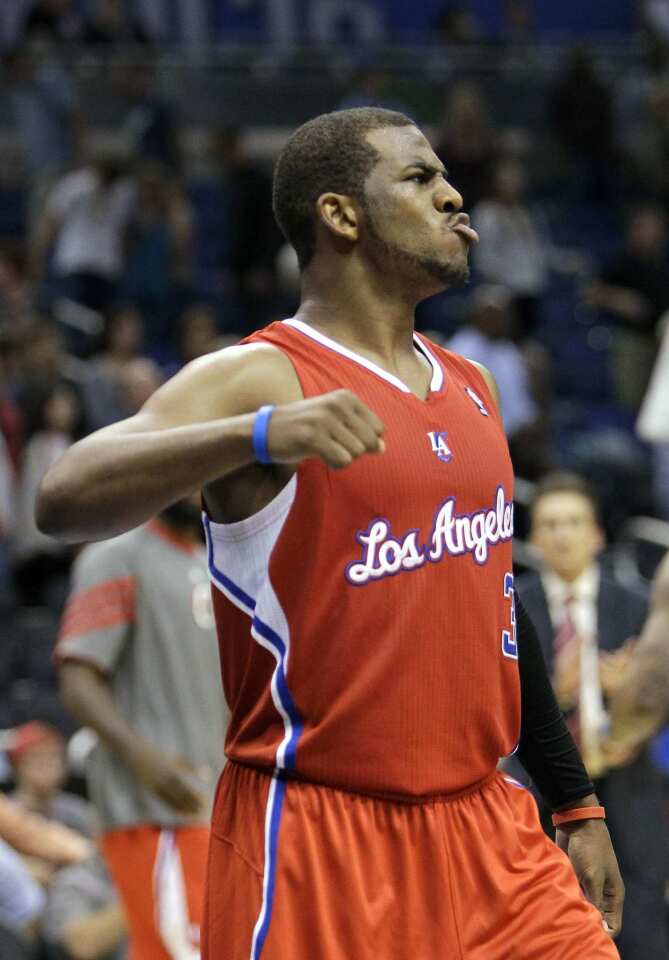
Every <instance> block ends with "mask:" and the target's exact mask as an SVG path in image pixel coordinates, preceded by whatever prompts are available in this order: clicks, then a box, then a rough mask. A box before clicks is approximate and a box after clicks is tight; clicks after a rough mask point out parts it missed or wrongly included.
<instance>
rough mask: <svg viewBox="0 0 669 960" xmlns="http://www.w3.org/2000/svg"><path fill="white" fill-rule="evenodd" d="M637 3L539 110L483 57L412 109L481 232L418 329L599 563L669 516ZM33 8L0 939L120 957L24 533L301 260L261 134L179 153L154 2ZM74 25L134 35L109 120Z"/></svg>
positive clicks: (4, 239) (668, 144)
mask: <svg viewBox="0 0 669 960" xmlns="http://www.w3.org/2000/svg"><path fill="white" fill-rule="evenodd" d="M639 6H640V25H641V28H642V29H641V33H640V37H641V38H642V54H641V56H642V59H643V63H642V65H641V67H640V69H639V70H638V71H636V72H635V73H634V75H633V76H632V77H631V78H630V77H627V76H625V75H621V76H619V77H617V78H615V81H614V82H612V81H611V79H610V77H609V76H608V75H603V74H602V71H601V70H600V69H599V64H598V58H597V51H596V48H593V49H590V48H588V47H587V46H586V45H581V44H580V45H577V46H573V47H571V48H567V47H565V50H564V53H563V55H562V60H561V63H560V65H559V67H558V69H557V70H556V72H555V75H554V78H553V81H552V87H551V89H550V91H549V94H548V97H547V100H546V102H545V104H544V110H543V126H542V127H541V128H539V127H538V126H536V125H533V124H532V123H531V122H528V123H526V124H524V125H523V124H518V123H514V124H511V125H506V124H504V123H503V122H502V121H501V120H500V119H499V118H498V113H497V111H496V110H495V108H494V106H493V104H492V102H491V99H490V95H489V92H488V90H487V88H486V87H485V85H484V84H481V83H480V82H479V80H478V78H477V76H476V71H473V72H472V75H468V74H467V71H464V70H463V71H462V72H461V73H459V74H457V75H455V76H452V77H451V78H450V79H449V80H448V82H447V83H445V84H444V85H443V89H441V91H440V94H439V97H438V98H437V99H436V100H434V98H433V101H431V102H434V109H433V111H432V115H431V116H428V117H421V120H427V126H428V130H429V132H430V135H431V137H432V140H433V144H434V146H435V149H436V150H437V152H438V153H439V155H440V156H441V157H442V159H443V160H444V162H445V164H446V166H447V168H448V171H449V179H450V180H451V182H452V183H453V184H454V185H455V186H456V187H457V188H458V189H459V190H460V192H461V193H462V195H463V197H464V201H465V209H467V210H468V211H469V212H470V213H471V217H472V221H473V224H474V225H475V227H476V228H477V230H478V231H479V234H480V237H481V243H480V246H479V248H478V249H477V250H476V251H475V252H474V256H473V264H472V276H471V280H470V283H469V284H468V286H467V287H466V288H465V289H464V290H460V291H454V292H452V293H449V294H446V295H444V296H441V297H437V298H435V299H434V300H432V301H430V302H428V303H426V304H424V305H422V306H421V308H420V310H419V324H420V327H421V328H422V329H423V330H425V331H427V332H429V334H430V335H431V336H433V337H435V338H436V339H438V340H439V341H440V342H442V343H444V344H446V345H448V346H450V347H451V348H452V349H454V350H456V351H458V352H460V353H462V354H464V355H466V356H468V357H470V358H472V359H475V360H478V361H480V362H482V363H484V364H485V365H486V366H487V367H488V368H489V369H490V370H491V371H492V372H493V374H494V375H495V377H496V378H497V382H498V384H499V387H500V392H501V397H502V407H503V413H504V422H505V427H506V430H507V434H508V437H509V443H510V448H511V452H512V457H513V460H514V465H515V468H516V471H517V474H518V476H519V477H520V478H521V481H522V480H525V481H528V483H529V484H534V483H536V482H540V481H541V479H542V478H543V477H545V475H546V474H548V473H550V472H551V471H554V470H556V469H558V468H559V469H562V470H564V469H569V470H573V471H576V472H577V473H579V474H581V475H585V476H587V477H588V478H589V480H590V482H591V484H592V487H593V488H594V490H595V493H596V496H597V499H598V503H599V507H600V508H601V517H602V525H601V526H602V531H603V532H602V540H601V542H600V541H597V550H596V551H595V552H594V553H593V556H592V557H590V558H589V562H592V561H593V558H594V556H595V555H596V554H597V553H598V552H599V551H600V550H601V547H602V545H603V544H604V543H605V542H606V541H607V540H608V543H609V544H610V545H611V544H613V545H614V546H615V542H616V539H617V537H618V536H619V534H620V531H621V530H622V529H623V528H624V527H625V524H627V523H628V522H629V521H630V519H631V518H634V517H636V516H638V515H645V516H648V517H651V518H656V519H657V520H658V521H659V520H664V521H669V428H666V423H668V422H669V400H667V399H666V390H665V394H664V396H665V400H664V401H662V402H664V403H665V404H667V406H666V408H665V412H664V414H662V411H660V414H659V416H658V414H657V399H656V397H657V394H658V390H659V389H660V388H659V387H658V384H659V383H660V381H662V382H664V383H666V382H668V381H669V323H668V318H669V269H668V267H669V245H668V238H669V236H668V229H669V223H668V220H667V217H668V214H669V174H668V171H669V4H668V3H665V2H662V0H647V2H646V3H645V4H640V5H639ZM24 8H25V9H24V11H23V15H22V18H20V21H17V24H15V27H16V29H15V43H14V44H13V45H12V46H11V47H8V48H7V49H6V50H5V51H4V53H3V54H2V65H1V69H2V80H3V87H4V89H5V92H6V96H7V103H8V104H9V105H10V108H11V111H12V124H13V129H14V131H15V132H16V134H17V135H18V137H19V139H20V143H21V146H22V170H23V176H22V182H21V184H20V196H21V208H20V209H21V213H20V215H19V216H18V217H17V218H15V219H14V220H13V221H11V222H10V221H8V220H7V218H0V224H5V223H9V224H10V225H9V227H7V228H6V229H5V230H4V233H2V232H0V608H1V612H2V617H0V621H1V625H0V632H1V633H2V643H3V657H2V658H1V662H0V691H1V695H0V728H3V729H5V730H7V731H9V732H8V733H7V735H6V738H5V740H6V742H3V743H0V746H2V747H4V750H5V757H6V769H5V770H4V782H5V783H6V784H7V785H8V788H9V785H11V789H12V792H11V794H9V795H7V796H3V795H2V794H0V800H1V801H2V803H0V838H2V840H1V841H0V844H1V845H0V861H5V866H4V867H3V868H2V870H0V873H1V874H2V879H0V883H3V884H5V883H7V882H11V884H12V885H13V887H14V888H15V889H16V893H17V897H16V913H15V918H14V919H15V922H14V923H13V924H12V923H9V922H8V921H7V918H0V929H1V930H2V932H0V955H1V956H2V957H3V958H7V960H9V958H11V957H13V956H14V953H12V952H10V951H11V950H16V951H17V952H16V956H23V954H22V953H21V952H20V951H21V950H22V949H24V947H22V946H21V938H23V937H25V938H27V940H26V942H28V943H30V942H31V941H32V939H33V938H34V934H35V930H36V929H37V926H38V924H40V926H41V929H42V930H43V931H44V934H43V937H44V939H45V941H46V942H47V943H48V944H49V945H50V946H49V950H51V951H52V952H51V953H50V954H49V956H53V957H58V958H62V960H67V958H87V957H91V958H95V957H107V956H109V957H112V956H114V955H115V953H114V951H117V950H119V949H121V948H122V940H123V929H124V928H123V919H122V914H121V912H120V909H119V907H118V903H117V901H116V899H115V896H114V893H113V889H112V888H111V886H110V881H109V879H108V877H107V876H106V874H105V871H104V866H103V865H102V863H101V861H99V858H98V857H97V856H95V855H94V854H95V835H96V827H95V822H94V816H93V815H92V813H91V810H90V808H89V807H87V806H86V801H85V800H83V799H82V798H81V796H79V797H75V796H70V795H67V794H63V793H62V787H63V784H64V782H65V780H66V766H65V759H64V757H65V752H64V751H65V740H64V738H65V737H68V736H70V735H71V734H72V733H73V732H74V730H75V725H74V722H73V721H72V719H71V718H70V717H69V716H68V715H67V714H66V713H65V712H64V710H63V708H62V707H61V705H60V702H59V699H58V695H57V682H56V676H55V671H54V667H53V665H52V660H51V652H52V648H53V645H54V641H55V636H56V634H57V631H58V621H59V617H60V614H61V612H62V608H63V604H64V602H65V599H66V596H67V591H68V583H69V575H70V568H71V565H72V561H73V558H74V556H75V553H76V550H75V549H74V548H71V547H68V546H64V545H62V544H60V543H56V542H55V541H53V540H51V539H50V538H48V537H46V536H44V535H43V534H41V533H40V532H39V531H38V530H37V528H36V526H35V522H34V517H33V505H34V500H35V494H36V490H37V487H38V485H39V483H40V479H41V477H42V476H43V475H44V473H45V471H46V470H47V468H48V467H49V465H50V464H51V463H53V462H54V460H55V459H56V458H57V457H58V456H59V455H60V454H61V453H62V452H63V450H65V449H66V447H67V446H68V445H70V444H71V443H73V442H75V441H76V440H77V439H78V438H80V437H81V436H83V435H85V434H87V433H89V432H91V431H93V430H95V429H98V428H99V427H102V426H105V425H107V424H110V423H112V422H115V421H117V420H119V419H122V418H123V417H126V416H128V415H130V414H132V413H134V412H136V411H137V410H138V409H139V408H140V407H141V405H142V404H143V403H144V401H145V400H146V399H147V398H148V397H149V396H150V395H151V393H152V392H153V391H154V390H155V389H156V388H157V387H158V386H159V385H160V384H161V383H162V382H163V381H164V380H165V379H166V378H168V377H169V376H171V375H172V374H173V373H174V372H176V371H177V370H178V369H179V368H180V367H181V366H182V365H183V364H185V363H188V362H189V361H191V360H193V359H195V358H197V357H199V356H202V355H204V354H206V353H208V352H210V351H212V350H216V349H219V348H220V347H222V346H225V345H227V344H230V343H234V342H236V341H238V340H239V339H240V338H241V337H243V336H244V335H245V334H246V333H248V332H250V331H252V330H253V329H255V328H257V327H258V326H261V325H264V324H265V323H267V322H269V321H271V320H274V319H279V318H280V317H282V316H288V315H290V313H291V311H292V310H293V309H294V308H295V306H296V303H297V300H298V297H299V288H298V283H299V281H298V277H297V266H296V260H295V257H294V254H293V251H292V250H291V248H289V247H287V246H286V245H285V244H284V242H283V240H282V238H281V235H280V234H279V232H278V229H277V228H276V226H275V224H274V222H273V218H272V213H271V158H268V157H267V156H266V155H262V156H257V155H256V154H254V152H253V150H252V149H251V148H250V144H251V142H252V141H251V138H250V136H249V131H247V130H245V129H240V128H238V127H235V126H233V125H229V126H225V125H222V126H216V127H212V128H210V129H208V130H206V131H205V135H204V138H203V139H202V138H201V141H200V143H199V148H198V150H199V152H198V154H197V158H196V160H194V159H193V155H192V152H191V151H189V149H188V148H187V140H188V137H187V133H188V117H187V116H185V115H184V113H183V102H181V108H180V107H179V105H178V104H177V102H176V101H175V100H174V98H172V97H170V96H169V94H168V93H167V92H166V90H165V88H164V86H163V85H162V84H161V82H160V76H161V74H160V71H159V70H158V69H157V64H158V62H159V56H160V52H159V50H157V49H156V46H155V42H154V41H153V40H152V38H151V35H150V31H149V30H148V29H147V27H146V24H144V23H143V22H142V21H141V20H139V19H136V18H133V17H132V16H131V15H129V13H128V8H126V5H125V4H123V3H121V2H120V0H100V2H98V3H91V4H90V5H88V6H86V7H85V11H86V15H83V14H82V12H81V9H82V8H80V7H79V5H77V4H74V3H72V2H70V0H35V2H34V3H32V4H30V3H26V4H24ZM507 8H508V9H507V16H508V20H509V30H510V34H509V36H510V38H511V40H512V41H513V43H517V44H522V43H526V42H527V41H528V40H529V39H531V22H532V4H531V3H530V2H520V0H517V2H511V3H509V4H508V5H507ZM435 37H436V38H437V39H438V41H439V42H440V43H442V44H444V45H445V46H448V45H452V44H458V45H466V44H469V43H478V42H480V39H481V36H480V30H479V28H478V27H477V24H476V22H475V20H474V19H473V18H472V16H471V14H470V13H469V11H468V10H467V7H466V4H450V5H449V6H447V7H445V10H444V14H443V16H440V18H439V20H438V22H436V23H435ZM65 43H67V44H72V43H77V44H83V45H87V46H91V47H96V48H98V49H105V50H107V51H110V52H113V50H114V49H115V47H116V45H123V48H124V50H127V48H128V46H132V47H133V48H134V50H135V55H133V57H131V58H128V57H127V55H126V54H124V55H123V56H122V57H119V59H118V60H117V61H114V62H113V63H112V64H111V65H110V76H109V86H110V89H111V90H112V93H113V97H114V98H115V103H116V105H117V108H118V115H119V116H121V117H122V119H121V122H120V123H118V124H115V125H114V128H113V129H111V130H108V131H106V134H107V135H106V136H103V135H101V132H100V125H99V124H98V123H97V122H96V120H97V118H95V117H94V116H92V115H90V112H88V113H87V110H86V108H85V106H84V104H83V101H82V98H81V97H80V92H79V90H78V86H77V82H76V77H75V76H74V74H73V73H72V72H71V71H70V70H69V69H68V67H67V65H66V63H65V62H64V60H63V58H62V57H61V56H60V54H59V52H60V51H61V50H62V48H63V44H65ZM526 55H527V56H528V57H531V56H532V53H531V49H530V48H528V50H527V52H526ZM363 104H364V105H367V104H371V105H379V106H389V107H392V108H399V109H405V110H406V111H407V112H409V113H412V112H413V111H412V106H411V104H410V103H409V104H407V105H405V104H404V99H403V93H402V90H401V89H400V88H399V87H398V85H397V84H395V83H394V81H393V76H392V73H390V72H388V71H386V70H384V69H383V68H382V67H380V66H378V65H376V64H371V65H370V64H368V65H366V66H365V67H364V69H363V70H361V71H360V73H359V74H357V75H356V76H355V78H353V80H352V81H351V83H350V85H349V88H348V89H347V90H346V91H345V93H344V96H343V97H340V98H338V99H335V100H333V102H332V103H331V104H330V107H331V108H332V109H336V108H337V107H346V106H355V105H363ZM252 119H253V118H252V117H250V118H249V122H250V123H251V121H252ZM303 119H306V117H305V118H303ZM0 189H1V184H0ZM0 202H1V200H0ZM663 340H664V349H663V347H662V344H663ZM651 384H654V388H653V387H651V389H649V387H650V386H651ZM651 395H652V396H651ZM651 401H652V402H653V403H654V404H655V406H654V409H653V411H650V412H649V409H648V404H649V403H651ZM663 421H664V423H665V428H664V429H663V428H662V422H663ZM658 423H659V424H660V425H659V427H658ZM521 487H522V484H521ZM520 517H521V530H520V533H521V536H523V537H524V536H526V535H529V534H530V529H529V527H530V520H529V518H528V519H527V522H526V526H525V529H523V520H522V511H521V515H520ZM658 529H660V527H658ZM662 529H665V534H664V535H665V536H666V529H669V528H662ZM666 545H667V546H669V538H668V539H667V544H666ZM523 556H525V555H524V554H523ZM655 559H656V560H657V559H659V555H658V556H657V557H656V558H655ZM652 566H654V565H652ZM628 572H631V573H637V574H638V572H639V571H628ZM641 572H642V573H644V574H648V575H650V574H652V569H649V570H644V571H641ZM637 586H638V587H640V588H643V586H644V584H643V583H642V582H639V583H638V584H637ZM625 639H626V638H625ZM658 755H659V754H658ZM35 758H38V759H37V760H36V759H35ZM657 764H660V761H659V760H658V761H657ZM660 766H661V764H660ZM660 766H657V765H656V767H657V769H660ZM665 775H666V774H665ZM46 781H48V782H46ZM74 786H75V790H76V791H77V792H78V793H79V794H82V793H83V792H84V789H83V786H82V784H81V783H78V782H77V781H76V778H75V781H74ZM5 802H6V803H5ZM3 811H4V812H3ZM3 822H4V823H5V826H2V824H3ZM17 852H18V854H19V855H20V856H18V857H17ZM7 877H13V878H14V879H13V880H11V881H8V880H6V879H5V878H7ZM81 890H85V891H86V895H85V897H84V899H85V902H86V904H87V905H88V906H87V908H86V909H87V911H88V912H87V913H86V918H88V920H90V917H91V916H94V917H96V920H95V922H92V921H91V922H90V923H88V925H86V923H84V928H85V931H87V932H82V930H83V929H84V928H82V926H81V923H82V922H83V920H82V916H83V914H80V915H76V911H74V909H73V907H72V903H73V902H74V901H76V902H80V901H81V899H82V898H81V896H79V894H78V893H77V891H81ZM40 918H41V919H40ZM3 920H4V922H3ZM88 920H87V922H88ZM91 924H92V925H91ZM12 927H14V929H15V931H18V937H19V939H18V940H17V942H16V944H14V945H12V944H11V943H10V941H12V940H13V937H14V934H13V933H12ZM92 929H95V931H96V937H97V936H98V935H99V937H98V939H96V940H95V942H96V943H98V944H102V945H103V946H104V950H103V949H102V947H100V949H99V951H98V952H94V948H93V947H92V946H91V945H90V944H91V942H92V940H88V939H87V937H91V938H93V939H95V938H94V937H93V934H91V933H90V931H91V930H92ZM100 931H103V933H100ZM3 936H6V937H7V938H8V939H7V946H5V945H4V943H3V941H2V937H3ZM105 937H108V939H105ZM82 945H83V946H82Z"/></svg>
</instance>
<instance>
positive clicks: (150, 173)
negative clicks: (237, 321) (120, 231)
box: [122, 163, 193, 349]
mask: <svg viewBox="0 0 669 960" xmlns="http://www.w3.org/2000/svg"><path fill="white" fill-rule="evenodd" d="M192 261H193V211H192V209H191V205H190V203H189V201H188V199H187V198H186V196H185V194H184V192H183V190H182V189H181V185H180V184H179V182H178V180H177V179H176V178H175V176H174V175H173V174H172V173H167V172H165V170H164V169H163V168H162V167H161V166H160V165H159V164H156V163H154V164H147V165H145V166H144V167H143V168H142V169H141V170H140V172H139V174H138V177H137V206H136V209H135V213H134V216H133V219H132V224H131V227H130V231H129V234H128V258H127V263H126V267H125V271H124V275H123V282H122V288H123V293H124V296H125V297H126V298H127V299H128V300H130V301H134V302H135V303H137V305H138V306H139V308H140V309H141V310H142V311H143V313H144V315H145V318H146V335H147V340H148V341H149V344H150V346H151V347H153V348H154V349H155V348H156V347H159V346H160V344H161V343H164V341H165V340H168V339H169V329H167V326H166V324H167V322H168V321H169V320H170V319H171V317H170V304H171V303H172V302H173V301H174V299H175V293H176V291H177V290H178V289H181V288H183V287H185V285H186V284H187V283H188V282H189V281H190V279H191V275H192Z"/></svg>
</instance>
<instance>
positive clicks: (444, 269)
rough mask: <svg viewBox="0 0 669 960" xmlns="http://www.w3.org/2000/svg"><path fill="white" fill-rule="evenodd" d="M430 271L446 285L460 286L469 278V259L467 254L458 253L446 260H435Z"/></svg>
mask: <svg viewBox="0 0 669 960" xmlns="http://www.w3.org/2000/svg"><path fill="white" fill-rule="evenodd" d="M428 272H429V273H430V275H431V276H432V277H433V279H435V280H438V281H439V282H440V283H441V284H442V285H443V286H444V287H459V286H462V284H464V283H467V281H468V280H469V259H468V257H467V256H466V255H464V256H463V255H456V256H452V257H449V258H448V259H445V260H433V261H432V262H431V263H430V264H429V267H428Z"/></svg>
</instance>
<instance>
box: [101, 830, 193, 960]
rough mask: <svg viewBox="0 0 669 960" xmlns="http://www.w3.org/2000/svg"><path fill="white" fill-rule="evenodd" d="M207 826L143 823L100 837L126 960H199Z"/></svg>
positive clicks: (112, 831)
mask: <svg viewBox="0 0 669 960" xmlns="http://www.w3.org/2000/svg"><path fill="white" fill-rule="evenodd" d="M208 844H209V827H206V826H193V827H175V828H174V829H161V828H160V827H157V826H152V825H143V826H137V827H128V828H127V829H120V830H111V831H109V832H108V833H105V834H104V836H103V838H102V849H103V853H104V857H105V860H106V861H107V866H108V867H109V872H110V873H111V875H112V878H113V880H114V882H115V884H116V886H117V888H118V891H119V895H120V897H121V900H122V901H123V909H124V910H125V915H126V920H127V923H128V931H129V939H130V957H129V960H175V958H179V960H181V958H190V960H195V958H197V957H198V956H199V946H200V924H201V920H202V903H203V899H204V886H205V873H206V866H207V847H208Z"/></svg>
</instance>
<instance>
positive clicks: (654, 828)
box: [517, 474, 669, 960]
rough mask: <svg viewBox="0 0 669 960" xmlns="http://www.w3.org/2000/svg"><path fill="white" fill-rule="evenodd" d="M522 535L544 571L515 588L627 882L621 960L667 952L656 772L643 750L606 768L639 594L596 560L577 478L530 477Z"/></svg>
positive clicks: (637, 627)
mask: <svg viewBox="0 0 669 960" xmlns="http://www.w3.org/2000/svg"><path fill="white" fill-rule="evenodd" d="M530 538H531V541H532V543H533V545H534V546H535V548H536V549H537V551H538V553H539V555H540V557H541V561H542V570H541V573H531V574H527V575H525V576H523V577H520V578H519V580H518V582H517V591H518V594H519V596H520V598H521V599H522V602H523V604H524V606H525V608H526V610H527V612H528V613H529V614H530V616H531V618H532V620H533V622H534V624H535V625H536V628H537V632H538V633H539V638H540V640H541V643H542V646H543V649H544V654H545V656H546V660H547V662H548V666H549V671H550V674H551V677H552V680H553V685H554V688H555V692H556V696H557V699H558V702H559V704H560V706H561V708H562V709H563V711H564V712H565V715H566V717H567V722H568V724H569V725H570V727H571V728H572V731H573V733H574V735H575V736H576V738H577V740H578V741H579V743H580V747H581V752H582V754H583V759H584V761H585V762H586V766H587V767H588V769H589V773H590V775H591V776H592V778H593V779H594V780H595V783H596V787H597V794H598V796H599V799H600V801H601V802H602V803H603V804H604V806H605V807H606V816H607V821H608V825H609V830H610V832H611V836H612V838H613V841H614V844H615V847H616V850H617V851H618V857H619V861H620V868H621V871H622V874H623V879H624V881H625V887H626V897H625V915H624V923H623V930H622V933H621V935H620V937H619V939H618V940H617V945H618V948H619V950H620V953H621V957H622V960H667V957H669V945H668V944H667V939H666V933H665V930H664V926H663V910H664V905H663V886H664V878H665V873H666V865H667V862H669V857H668V853H669V847H668V843H667V832H668V831H667V824H666V820H665V818H664V812H663V792H662V791H663V785H662V778H661V775H660V773H659V771H657V770H656V769H655V768H654V766H653V765H652V763H651V761H650V759H649V756H648V752H647V750H645V749H643V750H641V751H640V752H639V753H638V754H637V756H636V757H635V758H634V759H633V760H632V761H630V762H629V763H627V764H626V765H624V766H620V767H619V768H616V769H609V768H608V767H607V754H606V745H605V744H606V733H607V726H608V714H607V703H608V699H609V697H610V696H611V695H612V694H614V693H615V691H616V690H617V689H618V688H619V687H620V686H621V685H622V684H624V682H625V676H626V672H627V670H628V668H629V663H630V658H631V653H632V647H633V639H634V638H635V637H636V636H637V635H638V634H639V633H640V632H641V628H642V626H643V623H644V620H645V618H646V614H647V599H646V597H645V595H644V594H643V593H641V592H639V591H638V590H637V589H634V588H632V587H630V586H624V585H622V584H621V583H618V582H617V581H616V580H615V579H613V577H611V576H610V575H609V574H608V573H607V572H606V571H605V570H604V569H603V568H602V567H601V566H600V565H599V563H598V555H599V553H600V552H601V550H602V548H603V546H604V535H603V531H602V529H601V526H600V523H599V519H598V507H597V503H596V500H595V499H594V496H593V494H592V493H591V491H590V490H589V488H588V486H587V484H586V483H585V481H584V480H583V479H582V478H581V477H579V476H577V475H575V474H552V475H549V476H548V477H546V478H545V479H544V480H543V481H542V482H541V483H540V484H539V485H538V487H537V491H536V494H535V497H534V501H533V504H532V511H531V530H530Z"/></svg>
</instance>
